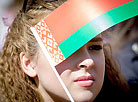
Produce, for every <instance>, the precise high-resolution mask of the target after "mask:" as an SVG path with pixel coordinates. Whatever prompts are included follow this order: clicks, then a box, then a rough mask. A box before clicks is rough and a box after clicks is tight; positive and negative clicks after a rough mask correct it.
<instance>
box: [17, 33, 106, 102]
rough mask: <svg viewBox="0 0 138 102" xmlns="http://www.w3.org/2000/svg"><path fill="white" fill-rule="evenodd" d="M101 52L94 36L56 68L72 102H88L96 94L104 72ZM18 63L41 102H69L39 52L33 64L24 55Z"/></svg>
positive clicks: (100, 43) (23, 54)
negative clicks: (39, 95) (37, 92)
mask: <svg viewBox="0 0 138 102" xmlns="http://www.w3.org/2000/svg"><path fill="white" fill-rule="evenodd" d="M102 48H103V41H102V37H101V35H98V36H96V37H95V38H94V39H92V40H91V41H89V42H88V43H87V44H85V45H84V46H83V47H81V48H80V49H79V50H78V51H76V52H75V53H74V54H72V55H71V56H70V57H69V58H67V59H66V60H65V61H64V62H62V63H60V64H59V65H57V66H56V69H57V71H58V73H59V75H60V77H61V79H62V80H63V82H64V83H65V85H66V87H67V88H68V90H69V92H70V93H71V95H72V97H73V99H74V100H75V102H92V101H93V100H94V99H95V97H96V96H97V95H98V93H99V92H100V90H101V88H102V84H103V80H104V72H105V58H104V53H103V49H102ZM20 59H21V66H22V69H23V71H24V72H25V73H26V74H27V75H28V76H30V77H33V78H34V79H35V80H36V83H37V84H38V90H39V91H40V93H41V95H42V96H43V98H44V100H45V102H69V99H68V96H67V95H66V93H65V91H64V89H63V88H62V86H61V85H60V83H59V81H58V79H57V77H56V75H55V73H54V72H53V70H52V68H51V67H50V65H49V63H48V60H47V59H46V57H45V56H44V53H43V52H42V50H41V49H39V53H38V55H37V57H36V58H35V59H33V60H31V59H30V58H29V57H27V56H26V55H25V53H24V52H21V54H20Z"/></svg>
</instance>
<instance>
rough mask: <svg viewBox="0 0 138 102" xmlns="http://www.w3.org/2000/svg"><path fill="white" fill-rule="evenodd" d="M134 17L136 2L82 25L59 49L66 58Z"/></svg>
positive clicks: (137, 9)
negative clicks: (104, 32) (109, 29)
mask: <svg viewBox="0 0 138 102" xmlns="http://www.w3.org/2000/svg"><path fill="white" fill-rule="evenodd" d="M136 15H138V0H133V1H131V2H129V3H126V4H124V5H121V6H119V7H117V8H114V9H112V10H110V11H108V12H106V13H104V14H103V15H101V16H99V17H97V18H95V19H94V20H92V21H91V22H89V23H88V24H86V25H84V26H83V27H81V28H80V29H79V30H78V31H76V32H75V33H74V34H72V35H71V36H70V37H69V38H67V39H66V40H64V41H63V42H62V43H61V44H60V45H59V48H60V49H61V51H62V53H63V55H64V57H65V58H68V57H69V56H70V55H72V54H73V53H74V52H75V51H77V50H78V49H79V48H81V47H82V46H83V45H85V44H86V43H87V42H88V41H89V40H91V39H92V38H94V37H95V36H97V35H98V34H100V33H101V32H103V31H104V30H106V29H108V28H109V27H111V26H113V25H115V24H118V23H120V22H122V21H124V20H127V19H129V18H131V17H134V16H136Z"/></svg>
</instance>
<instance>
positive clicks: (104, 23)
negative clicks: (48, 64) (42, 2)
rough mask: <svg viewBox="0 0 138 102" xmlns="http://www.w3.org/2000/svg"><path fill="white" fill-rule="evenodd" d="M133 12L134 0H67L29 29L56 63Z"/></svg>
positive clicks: (136, 10)
mask: <svg viewBox="0 0 138 102" xmlns="http://www.w3.org/2000/svg"><path fill="white" fill-rule="evenodd" d="M137 14H138V0H67V2H65V3H64V4H63V5H61V6H60V7H59V8H57V9H56V10H55V11H53V12H52V13H51V14H50V15H48V16H47V17H46V18H44V19H43V20H42V21H41V22H39V23H38V24H37V25H36V26H35V27H34V28H32V29H34V30H35V32H37V34H38V35H39V37H40V38H41V41H42V42H43V44H44V46H45V47H46V49H47V51H48V53H49V55H50V56H51V58H52V60H53V64H54V65H57V64H59V63H60V62H62V61H63V60H65V59H66V58H68V57H69V56H70V55H72V54H73V53H74V52H75V51H77V50H78V49H79V48H80V47H82V46H83V45H84V44H86V43H87V42H88V41H89V40H91V39H92V38H94V37H95V36H96V35H98V34H99V33H101V32H102V31H104V30H106V29H107V28H109V27H111V26H113V25H115V24H117V23H120V22H122V21H124V20H126V19H129V18H131V17H134V16H136V15H137ZM34 30H33V31H34Z"/></svg>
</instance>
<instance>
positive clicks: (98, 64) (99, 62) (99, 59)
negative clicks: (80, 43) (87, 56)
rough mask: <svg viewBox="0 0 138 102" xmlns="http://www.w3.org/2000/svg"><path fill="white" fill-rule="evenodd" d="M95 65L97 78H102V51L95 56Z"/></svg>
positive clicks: (103, 61) (103, 68) (103, 70)
mask: <svg viewBox="0 0 138 102" xmlns="http://www.w3.org/2000/svg"><path fill="white" fill-rule="evenodd" d="M95 67H96V69H95V70H96V73H97V75H98V77H97V78H99V80H100V79H104V72H105V57H104V53H103V52H102V53H101V54H99V56H97V57H96V58H95Z"/></svg>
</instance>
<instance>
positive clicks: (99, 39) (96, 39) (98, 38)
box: [89, 37, 103, 42]
mask: <svg viewBox="0 0 138 102" xmlns="http://www.w3.org/2000/svg"><path fill="white" fill-rule="evenodd" d="M100 41H103V38H101V37H95V38H93V39H91V40H90V41H89V42H100Z"/></svg>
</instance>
